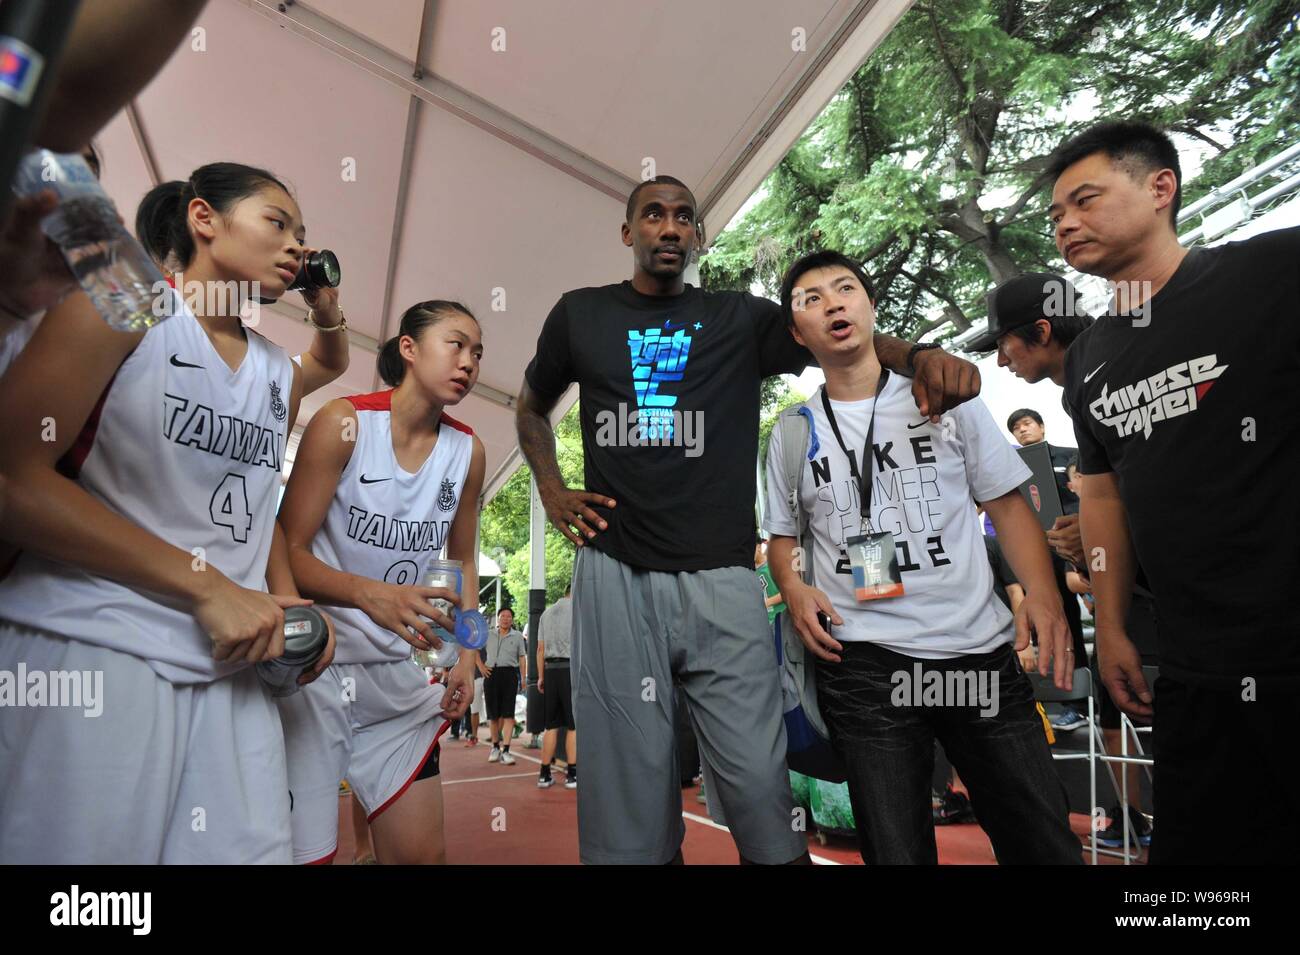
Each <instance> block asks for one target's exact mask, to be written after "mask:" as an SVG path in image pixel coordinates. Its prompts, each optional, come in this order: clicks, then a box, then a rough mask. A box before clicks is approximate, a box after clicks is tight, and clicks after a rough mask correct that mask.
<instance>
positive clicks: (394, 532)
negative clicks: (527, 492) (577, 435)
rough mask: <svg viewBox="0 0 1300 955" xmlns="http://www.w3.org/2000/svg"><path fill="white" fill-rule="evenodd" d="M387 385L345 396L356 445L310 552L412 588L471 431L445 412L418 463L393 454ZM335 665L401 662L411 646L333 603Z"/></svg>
mask: <svg viewBox="0 0 1300 955" xmlns="http://www.w3.org/2000/svg"><path fill="white" fill-rule="evenodd" d="M392 394H393V393H392V391H391V390H389V391H381V392H377V393H375V394H371V395H359V396H355V397H351V398H349V399H348V401H350V402H351V403H352V406H353V408H354V409H355V411H356V416H357V437H356V445H355V447H354V448H353V450H352V457H351V459H350V460H349V461H348V465H347V467H346V468H344V470H343V473H342V475H340V477H339V485H338V491H337V492H336V493H335V495H334V500H332V501H331V502H330V506H329V510H328V511H327V512H326V514H325V520H324V522H323V523H322V524H321V528H320V530H319V531H317V533H316V537H315V539H314V540H313V541H312V552H313V553H314V554H315V555H316V556H317V557H319V558H320V559H321V560H322V561H324V562H325V563H327V564H329V565H330V566H331V567H336V568H339V569H342V570H346V571H347V572H348V573H350V574H357V575H359V576H362V577H369V578H371V579H374V580H383V581H387V582H388V583H391V584H400V585H404V586H406V585H409V586H414V585H417V584H419V583H420V582H421V580H422V579H423V577H424V575H425V571H426V569H427V566H428V562H429V560H430V559H431V558H434V557H438V556H440V555H441V554H442V553H443V551H444V549H445V548H446V546H447V537H448V535H449V534H450V532H451V525H452V522H453V521H454V520H455V518H456V511H457V508H458V506H459V504H460V496H461V491H462V490H463V489H464V487H465V478H466V476H467V475H468V474H469V463H470V457H471V455H472V453H473V449H474V432H473V431H472V430H470V428H469V427H467V426H466V425H463V424H461V423H460V422H459V421H456V420H455V419H453V418H450V417H448V416H447V415H443V416H442V426H441V428H440V429H439V433H438V439H437V441H436V442H435V443H434V446H433V450H432V451H431V452H430V453H429V456H428V457H427V458H426V459H425V461H424V463H423V464H422V465H421V466H420V469H419V470H418V471H416V472H415V473H413V474H412V473H410V472H408V471H405V470H403V469H402V468H401V466H400V465H399V464H398V463H397V457H396V455H394V454H393V436H392V427H391V424H392V422H391V416H390V410H391V399H392ZM331 614H332V616H333V617H334V621H335V630H336V634H337V637H338V649H337V651H336V653H335V656H334V659H335V661H336V662H338V663H370V662H377V661H381V660H402V659H406V658H407V657H409V656H410V653H411V645H410V644H408V643H406V642H405V641H404V640H402V638H401V637H399V636H398V635H397V634H395V633H393V632H392V631H390V630H386V629H384V628H383V627H381V626H379V625H378V624H376V623H375V622H374V621H373V620H371V619H370V618H369V617H368V616H366V614H365V613H364V612H362V611H360V610H356V609H352V608H334V609H332V610H331Z"/></svg>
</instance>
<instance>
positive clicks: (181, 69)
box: [99, 0, 910, 500]
mask: <svg viewBox="0 0 1300 955" xmlns="http://www.w3.org/2000/svg"><path fill="white" fill-rule="evenodd" d="M909 3H910V0H711V2H699V0H658V2H655V3H641V2H633V0H568V2H565V3H542V2H537V0H496V2H492V3H479V2H470V0H367V2H365V3H358V2H355V0H314V2H312V3H302V2H298V3H285V4H277V3H265V2H262V0H211V2H210V3H209V5H208V7H207V9H206V10H205V11H204V13H203V14H202V15H201V16H200V18H199V20H198V23H197V25H196V27H195V31H194V33H193V35H192V38H191V41H190V42H188V43H187V44H185V45H183V46H182V47H181V48H180V49H179V50H178V51H177V53H176V54H175V55H174V56H173V57H172V59H171V61H170V62H169V63H168V64H167V66H166V67H165V68H164V69H163V70H162V72H161V73H160V74H159V76H158V77H157V78H156V79H155V80H154V82H153V83H152V84H151V85H150V86H149V87H148V88H147V89H146V90H144V91H143V93H142V94H141V95H140V96H139V97H138V99H137V100H136V101H135V103H133V104H132V106H131V107H129V108H128V109H127V110H126V111H124V112H123V113H122V114H121V115H120V116H119V117H118V118H117V119H116V120H114V122H113V123H111V124H110V125H109V127H108V128H107V129H106V130H105V131H104V133H103V134H102V136H101V138H100V141H99V142H100V146H101V149H102V152H103V154H104V162H105V171H104V181H105V185H106V187H107V189H108V190H109V192H110V194H111V195H112V196H113V198H114V200H115V201H116V202H117V204H118V207H119V209H120V210H121V211H122V214H123V216H124V217H125V218H126V219H127V221H128V222H131V221H133V217H134V214H135V207H136V205H137V203H138V201H139V199H140V197H141V196H142V195H143V194H144V193H145V192H146V191H147V190H148V189H149V188H150V187H151V186H152V185H154V184H155V183H157V182H161V181H166V180H170V179H178V178H179V179H183V178H185V177H187V176H188V175H189V173H190V171H191V170H193V169H194V168H196V167H197V166H200V165H202V164H204V163H207V162H213V161H217V160H232V161H239V162H246V163H250V164H253V165H259V166H265V167H266V168H268V169H271V170H272V171H274V172H276V173H277V174H278V175H280V176H281V177H282V178H283V179H285V180H286V181H287V182H288V183H289V185H290V187H291V188H292V189H293V191H294V193H295V195H296V196H297V198H298V201H299V204H300V206H301V207H302V210H303V218H304V220H305V222H306V225H307V241H308V243H309V244H310V245H312V246H314V247H317V248H321V247H325V248H330V249H333V250H334V251H335V252H336V253H337V254H338V256H339V259H340V261H341V263H342V267H343V275H344V279H343V285H342V289H341V292H342V295H341V298H342V304H343V307H344V310H345V312H346V314H347V317H348V324H349V327H350V331H351V333H352V350H351V353H352V357H351V367H350V368H349V369H348V371H347V373H346V374H345V375H344V376H343V377H342V378H341V379H340V380H339V381H337V382H335V383H334V384H333V385H332V386H330V387H329V388H326V389H323V390H322V391H320V392H318V393H317V394H315V395H313V396H311V397H309V398H308V399H307V400H306V401H304V403H303V408H302V410H301V413H300V416H299V421H298V426H297V428H296V432H300V431H301V427H302V425H304V424H305V423H306V421H307V420H308V419H310V417H311V415H312V414H313V413H314V412H315V411H316V409H317V408H319V407H320V406H321V405H322V404H323V403H324V402H325V401H328V400H330V399H331V398H335V397H339V396H341V395H346V394H355V393H358V392H368V391H372V390H376V389H377V388H379V387H382V385H381V383H380V382H379V381H378V378H377V376H376V374H375V367H374V355H375V352H376V350H377V348H378V344H379V343H380V342H382V341H384V340H385V339H387V338H388V337H390V336H391V335H393V334H394V333H395V330H396V326H397V322H398V319H399V318H400V316H401V313H402V311H403V310H404V309H405V308H406V307H407V306H409V305H411V304H413V303H415V302H417V301H421V300H424V299H429V298H451V299H459V300H461V301H463V302H465V303H466V304H467V305H468V306H469V307H470V309H471V310H472V311H473V312H474V313H475V314H476V315H478V317H479V319H480V322H481V324H482V325H483V329H484V346H485V356H484V361H483V366H482V372H481V377H480V381H479V383H478V386H477V387H476V388H475V390H474V391H473V392H472V393H471V394H470V395H469V396H467V397H466V398H465V400H464V401H463V402H462V404H461V405H460V406H459V407H458V408H457V409H456V410H455V411H454V412H453V414H454V415H455V416H456V417H458V418H461V419H463V420H465V421H467V422H468V423H469V424H471V425H472V426H473V427H474V429H475V431H476V432H477V433H478V434H479V436H480V437H481V438H482V440H483V443H484V445H485V446H486V449H487V458H488V469H487V474H488V479H487V483H486V486H485V489H484V500H487V499H489V498H490V497H491V496H492V495H493V494H495V493H496V491H497V490H499V489H500V488H501V486H502V485H503V484H504V483H505V481H506V480H507V479H508V478H509V476H510V474H511V473H512V472H513V471H514V470H515V468H516V467H518V465H519V464H520V463H521V458H520V456H519V454H518V450H517V448H516V444H515V433H514V421H513V417H514V415H513V410H512V405H513V402H514V395H515V394H516V391H517V389H518V386H519V383H520V381H521V379H522V375H523V369H524V367H525V365H526V364H527V362H528V360H529V359H530V358H531V356H532V353H533V350H534V347H535V343H536V339H537V334H538V332H539V330H540V328H541V323H542V321H543V319H544V318H545V316H546V314H547V313H548V311H549V310H550V308H551V306H552V305H553V304H554V303H555V301H556V299H557V298H558V297H559V295H560V294H561V293H562V292H564V291H566V290H567V289H571V288H577V287H582V286H586V285H599V284H605V283H608V282H613V281H618V280H620V279H622V278H626V277H629V276H630V274H631V263H630V253H629V252H628V250H627V249H626V248H624V246H623V245H622V244H621V242H620V241H619V237H618V228H619V225H620V224H621V222H622V220H623V207H624V203H625V200H626V197H627V194H628V193H629V192H630V191H631V190H632V188H633V187H634V186H635V185H636V183H637V182H638V181H640V180H641V179H642V178H643V175H644V174H645V173H646V172H648V171H649V164H650V163H651V162H652V163H653V167H654V169H653V172H654V173H656V174H669V175H673V176H676V177H678V178H679V179H682V180H683V181H685V182H687V183H690V184H691V185H692V187H693V189H694V191H695V193H696V196H697V197H698V199H699V201H700V203H701V207H702V208H701V211H702V213H703V215H704V218H705V220H706V222H708V223H709V224H710V225H711V226H712V227H713V228H714V229H718V228H721V227H722V226H723V225H725V224H726V222H727V221H728V220H729V219H730V218H731V217H732V216H733V215H734V214H735V213H736V211H737V210H738V209H739V208H740V206H741V205H742V204H743V203H744V201H745V200H746V199H747V198H748V197H749V195H750V194H751V193H752V192H753V191H754V189H755V188H757V186H758V184H759V183H760V182H761V181H762V179H763V177H764V176H765V175H766V174H767V173H768V172H769V171H770V170H771V169H772V168H773V167H774V166H775V165H776V163H777V162H779V161H780V159H781V157H782V156H783V155H784V154H785V153H786V151H787V150H788V149H789V148H790V146H791V145H792V144H793V143H794V141H795V140H796V139H797V138H798V136H799V134H800V133H801V132H802V131H803V130H804V129H805V128H806V127H807V125H808V124H809V123H810V122H811V121H812V120H813V118H814V117H815V116H816V115H817V113H818V112H819V111H820V110H821V108H822V107H823V106H824V105H825V104H826V103H827V102H828V101H829V100H830V98H831V97H832V96H833V95H834V94H835V92H836V91H837V90H838V89H839V88H840V87H841V86H842V85H843V84H844V82H845V81H846V80H847V79H848V78H849V77H850V76H851V74H852V73H853V71H854V70H855V69H856V68H857V67H858V66H859V65H860V64H861V63H862V62H863V61H864V60H865V59H866V57H867V56H868V54H869V53H870V52H871V51H872V50H873V49H874V48H875V47H876V46H877V45H878V44H879V42H880V40H881V39H882V38H883V37H884V36H885V35H886V34H887V33H888V32H889V30H890V29H891V28H892V27H893V25H894V24H895V23H896V22H897V20H898V18H899V17H900V16H901V15H902V14H903V12H904V11H905V10H906V9H907V7H908V5H909ZM305 314H306V307H305V305H304V304H303V303H302V299H301V297H300V296H298V295H297V294H296V293H289V294H288V295H287V296H285V298H284V300H283V301H282V302H281V303H277V304H276V305H275V306H273V307H270V308H264V309H263V310H262V318H261V325H260V329H259V330H261V331H262V332H263V333H264V334H266V335H268V336H269V337H270V338H272V339H273V340H274V341H276V342H277V343H279V344H281V345H283V346H285V347H286V348H288V349H289V350H290V352H291V353H297V352H300V351H303V350H304V349H305V348H306V347H307V346H308V344H309V342H310V329H309V328H308V327H307V326H305V325H304V324H303V321H302V320H303V317H304V316H305ZM575 397H576V389H574V390H572V391H571V392H570V394H569V395H568V396H566V398H565V400H564V401H562V402H561V403H560V406H559V407H558V408H557V409H556V415H557V418H558V416H562V415H563V413H564V412H565V411H567V410H568V408H569V406H570V405H571V404H572V401H573V399H574V398H575ZM295 444H296V442H295V441H291V442H290V449H289V459H290V461H292V453H293V448H294V447H295Z"/></svg>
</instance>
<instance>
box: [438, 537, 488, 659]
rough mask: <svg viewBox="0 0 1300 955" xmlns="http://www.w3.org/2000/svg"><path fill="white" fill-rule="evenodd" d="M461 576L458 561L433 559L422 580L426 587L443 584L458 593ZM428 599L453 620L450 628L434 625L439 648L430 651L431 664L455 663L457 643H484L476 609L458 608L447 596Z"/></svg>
mask: <svg viewBox="0 0 1300 955" xmlns="http://www.w3.org/2000/svg"><path fill="white" fill-rule="evenodd" d="M462 580H463V577H462V573H461V563H460V561H458V560H439V559H433V560H430V561H429V563H428V565H427V566H426V569H425V573H424V579H423V581H422V583H423V584H424V586H426V587H446V588H447V589H448V590H454V591H456V592H457V593H459V592H460V590H461V582H462ZM430 603H432V604H433V605H434V606H435V607H436V608H438V609H439V610H441V611H442V612H443V613H445V614H446V615H447V616H449V617H452V618H453V619H454V620H455V621H456V629H455V630H454V631H450V630H448V629H447V628H446V627H443V626H439V625H436V624H435V625H434V628H433V632H434V633H436V634H437V635H438V639H439V640H441V641H442V649H441V650H437V651H434V656H433V665H434V666H439V667H450V666H455V665H456V660H457V659H458V658H459V656H460V650H459V647H464V648H465V649H467V650H477V649H478V648H479V647H481V646H483V645H484V644H486V643H487V638H488V628H487V621H486V620H484V619H483V615H482V614H481V613H479V612H478V611H477V610H460V609H458V608H457V607H456V606H455V605H454V604H452V602H451V601H449V600H442V599H433V600H430Z"/></svg>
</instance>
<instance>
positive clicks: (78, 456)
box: [54, 365, 122, 481]
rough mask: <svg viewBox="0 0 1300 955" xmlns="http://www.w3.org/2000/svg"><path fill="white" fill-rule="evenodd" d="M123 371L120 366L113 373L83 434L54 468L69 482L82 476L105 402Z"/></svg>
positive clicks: (87, 421) (88, 419)
mask: <svg viewBox="0 0 1300 955" xmlns="http://www.w3.org/2000/svg"><path fill="white" fill-rule="evenodd" d="M121 370H122V366H121V365H118V367H117V371H115V372H113V377H112V378H110V379H109V380H108V384H107V385H105V386H104V391H103V393H102V394H100V396H99V400H98V401H96V402H95V407H94V408H93V409H91V412H90V416H89V417H87V418H86V423H85V424H83V425H82V426H81V433H80V434H78V435H77V440H76V441H74V442H72V447H70V448H68V450H67V451H66V452H65V453H64V455H63V457H61V458H59V461H58V463H57V464H56V465H55V466H54V467H55V470H57V471H58V472H59V473H60V474H62V475H63V476H64V477H65V478H68V479H69V480H72V481H75V480H76V479H77V477H78V475H80V474H81V466H82V465H83V464H85V463H86V458H87V457H89V456H90V449H91V448H92V447H94V444H95V433H96V432H97V431H98V430H99V418H100V415H102V414H103V413H104V402H105V401H107V400H108V393H109V391H111V390H112V388H113V382H115V381H117V374H118V372H120V371H121Z"/></svg>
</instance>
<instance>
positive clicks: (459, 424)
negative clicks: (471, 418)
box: [439, 413, 474, 437]
mask: <svg viewBox="0 0 1300 955" xmlns="http://www.w3.org/2000/svg"><path fill="white" fill-rule="evenodd" d="M439 420H440V421H441V422H442V423H443V424H449V425H451V426H452V427H453V428H455V429H456V430H457V431H464V432H465V433H466V434H468V435H469V436H470V437H473V436H474V429H473V428H471V427H470V426H469V425H467V424H465V423H464V422H463V421H457V420H456V419H455V418H453V417H452V416H451V415H449V414H446V413H444V414H443V416H442V418H440V419H439Z"/></svg>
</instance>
